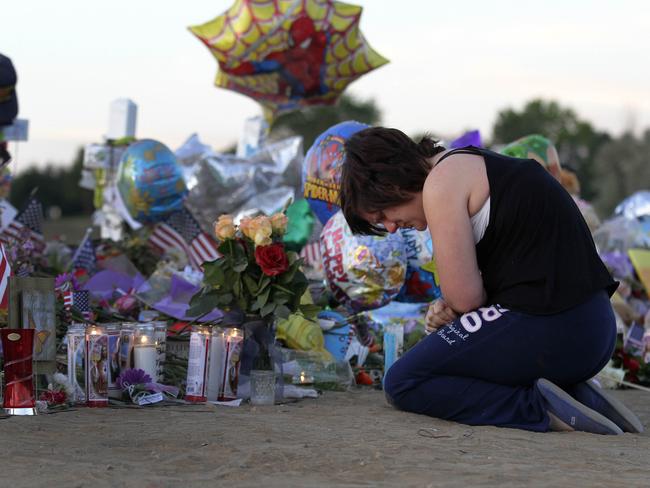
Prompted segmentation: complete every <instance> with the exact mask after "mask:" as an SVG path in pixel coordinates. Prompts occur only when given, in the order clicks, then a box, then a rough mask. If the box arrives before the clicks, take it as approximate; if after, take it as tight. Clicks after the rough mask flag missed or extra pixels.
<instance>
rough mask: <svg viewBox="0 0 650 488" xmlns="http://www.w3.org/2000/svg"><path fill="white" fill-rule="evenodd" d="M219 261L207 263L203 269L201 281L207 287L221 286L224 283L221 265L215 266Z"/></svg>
mask: <svg viewBox="0 0 650 488" xmlns="http://www.w3.org/2000/svg"><path fill="white" fill-rule="evenodd" d="M220 261H221V260H217V261H213V262H212V263H207V264H206V265H205V266H204V267H203V281H204V283H207V284H209V285H223V283H224V281H225V273H224V271H223V268H222V266H221V265H219V264H216V263H219V262H220Z"/></svg>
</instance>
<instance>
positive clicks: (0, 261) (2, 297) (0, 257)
mask: <svg viewBox="0 0 650 488" xmlns="http://www.w3.org/2000/svg"><path fill="white" fill-rule="evenodd" d="M10 276H11V266H9V260H8V259H7V256H6V255H5V248H4V246H3V245H2V244H1V243H0V309H3V310H6V309H7V307H8V305H9V277H10Z"/></svg>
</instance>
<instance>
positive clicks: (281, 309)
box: [275, 305, 291, 319]
mask: <svg viewBox="0 0 650 488" xmlns="http://www.w3.org/2000/svg"><path fill="white" fill-rule="evenodd" d="M275 315H277V316H278V317H281V318H283V319H286V318H288V317H289V315H291V310H289V309H288V308H287V307H285V306H284V305H278V306H277V307H276V308H275Z"/></svg>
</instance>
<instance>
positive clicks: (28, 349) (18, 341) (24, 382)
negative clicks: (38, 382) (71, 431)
mask: <svg viewBox="0 0 650 488" xmlns="http://www.w3.org/2000/svg"><path fill="white" fill-rule="evenodd" d="M0 334H2V349H3V351H4V370H5V390H4V402H3V407H4V410H5V413H8V414H9V415H36V408H35V406H36V399H35V398H34V376H33V374H32V356H33V353H34V329H0Z"/></svg>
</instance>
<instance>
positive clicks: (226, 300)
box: [217, 293, 233, 305]
mask: <svg viewBox="0 0 650 488" xmlns="http://www.w3.org/2000/svg"><path fill="white" fill-rule="evenodd" d="M232 299H233V296H232V293H223V294H221V295H219V296H218V297H217V303H218V304H219V305H230V304H231V303H232Z"/></svg>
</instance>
